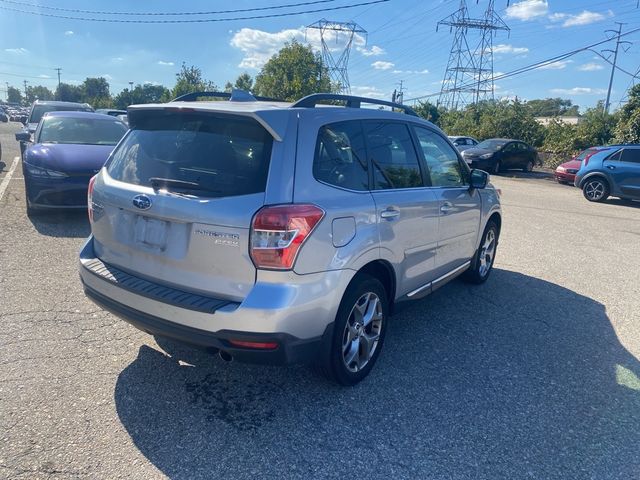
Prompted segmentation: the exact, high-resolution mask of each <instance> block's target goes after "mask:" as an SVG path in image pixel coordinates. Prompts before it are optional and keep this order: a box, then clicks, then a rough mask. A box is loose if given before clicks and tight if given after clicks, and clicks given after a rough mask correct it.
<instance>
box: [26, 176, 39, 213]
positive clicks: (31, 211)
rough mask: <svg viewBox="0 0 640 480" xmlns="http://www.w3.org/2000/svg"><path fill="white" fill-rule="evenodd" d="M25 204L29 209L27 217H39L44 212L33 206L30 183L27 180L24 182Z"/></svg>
mask: <svg viewBox="0 0 640 480" xmlns="http://www.w3.org/2000/svg"><path fill="white" fill-rule="evenodd" d="M24 204H25V207H26V209H27V217H37V216H38V215H41V214H42V210H41V209H39V208H35V207H32V206H31V204H30V203H29V184H28V183H27V181H26V180H25V182H24Z"/></svg>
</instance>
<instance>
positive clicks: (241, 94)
mask: <svg viewBox="0 0 640 480" xmlns="http://www.w3.org/2000/svg"><path fill="white" fill-rule="evenodd" d="M201 97H212V98H222V99H225V100H229V101H230V102H255V101H260V102H282V101H283V100H278V99H277V98H270V97H259V96H256V95H252V94H251V93H249V92H247V91H245V90H240V89H237V88H234V89H233V91H232V92H231V93H229V92H191V93H185V94H184V95H180V96H179V97H177V98H174V99H173V100H171V101H172V102H195V101H196V100H197V99H198V98H201Z"/></svg>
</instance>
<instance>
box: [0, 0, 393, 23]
mask: <svg viewBox="0 0 640 480" xmlns="http://www.w3.org/2000/svg"><path fill="white" fill-rule="evenodd" d="M0 1H6V0H0ZM390 1H391V0H372V1H368V2H361V3H354V4H351V5H343V6H339V7H330V8H319V9H316V10H304V11H300V12H287V13H271V14H268V15H252V16H245V17H231V18H198V19H191V20H122V19H119V18H87V17H72V16H69V15H57V14H53V13H44V12H34V11H27V10H21V9H18V8H12V7H4V6H0V10H8V11H12V12H18V13H26V14H29V15H37V16H40V17H50V18H62V19H65V20H80V21H84V22H101V23H146V24H170V23H171V24H175V23H214V22H231V21H237V20H258V19H263V18H279V17H291V16H295V15H306V14H310V13H320V12H331V11H336V10H346V9H350V8H355V7H364V6H367V5H375V4H378V3H386V2H390Z"/></svg>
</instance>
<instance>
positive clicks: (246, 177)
mask: <svg viewBox="0 0 640 480" xmlns="http://www.w3.org/2000/svg"><path fill="white" fill-rule="evenodd" d="M203 95H205V94H203V93H199V94H193V95H189V96H187V97H185V98H181V99H178V101H174V102H170V103H167V104H158V105H138V106H133V107H129V126H130V130H129V132H128V133H127V134H126V136H125V137H124V138H123V140H122V141H121V142H120V143H119V145H118V146H117V147H116V149H115V150H114V152H113V153H112V154H111V157H110V158H109V160H108V161H107V163H106V165H105V166H104V168H103V169H102V170H101V171H100V173H99V174H98V175H96V176H95V177H94V178H93V179H92V181H91V184H90V186H89V199H88V200H89V218H90V221H91V229H92V234H91V236H90V237H89V239H88V240H87V242H86V244H85V245H84V247H83V248H82V251H81V253H80V276H81V279H82V283H83V285H84V290H85V292H86V295H87V296H88V297H89V298H90V299H92V300H93V301H94V302H96V303H97V304H98V305H101V306H102V307H104V308H105V309H107V310H109V311H111V312H113V313H115V314H116V315H118V316H120V317H121V318H123V319H124V320H126V321H127V322H129V323H131V324H132V325H134V326H136V327H137V328H139V329H141V330H143V331H145V332H148V333H150V334H153V335H160V336H165V337H170V338H173V339H176V340H179V341H183V342H187V343H190V344H193V345H197V346H200V347H204V348H206V349H209V350H211V351H217V352H219V353H220V356H221V357H222V358H223V359H226V360H229V359H231V358H236V359H238V360H241V361H249V362H258V363H269V364H283V363H292V362H313V363H314V364H316V365H318V366H319V368H320V370H322V371H323V372H324V373H325V374H326V375H327V376H329V377H330V378H331V379H333V380H335V381H337V382H339V383H341V384H345V385H352V384H355V383H357V382H359V381H360V380H362V379H363V378H364V377H365V376H366V375H367V374H368V373H369V372H370V370H371V368H372V367H373V365H374V363H375V362H376V359H377V358H378V356H379V354H380V351H381V349H382V345H383V342H384V338H385V333H386V330H387V327H388V323H389V322H388V319H389V315H390V314H391V313H392V312H393V309H394V307H396V306H398V305H399V304H400V303H401V302H404V301H407V300H415V299H418V298H422V297H424V296H425V295H427V294H429V293H431V292H432V291H434V290H435V289H437V288H438V287H440V286H442V285H443V284H445V283H446V282H448V281H449V280H451V279H453V278H454V277H457V276H458V275H461V274H462V275H464V277H465V278H466V279H467V280H469V281H470V282H474V283H482V282H484V281H485V280H486V279H487V277H488V276H489V274H490V272H491V268H492V265H493V261H494V259H495V254H496V247H497V244H498V236H499V234H500V226H501V212H500V201H499V196H498V194H497V191H496V190H495V189H494V188H493V187H491V186H490V185H487V182H488V174H487V173H485V172H483V171H480V170H470V169H469V167H468V166H467V165H466V163H465V162H463V161H462V159H461V158H460V155H459V153H458V151H457V150H456V149H455V147H454V146H453V145H452V144H451V142H450V141H449V140H448V139H447V137H446V135H444V134H443V133H442V132H441V131H440V130H439V129H438V128H436V127H434V126H433V125H432V124H431V123H429V122H427V121H424V120H422V119H420V118H418V116H417V115H415V113H414V112H413V111H412V110H411V109H410V108H408V107H406V106H402V105H397V104H392V103H389V102H384V101H379V100H374V99H366V98H359V97H351V96H342V95H329V94H317V95H311V96H309V97H305V98H303V99H302V100H299V101H298V102H296V103H293V104H290V103H284V102H279V101H270V100H266V99H256V98H254V97H252V96H250V95H249V94H247V93H246V92H241V91H235V92H234V93H233V95H232V96H231V98H229V99H228V101H195V100H196V98H198V97H202V96H203ZM209 95H210V94H209ZM327 101H329V102H331V105H320V103H322V102H327ZM340 102H342V103H344V106H341V105H340ZM364 103H369V104H374V105H376V106H378V108H375V109H374V108H361V104H364ZM382 105H384V106H387V107H391V109H392V110H394V111H389V110H381V109H380V106H382ZM397 110H402V111H404V114H403V113H399V112H398V111H397Z"/></svg>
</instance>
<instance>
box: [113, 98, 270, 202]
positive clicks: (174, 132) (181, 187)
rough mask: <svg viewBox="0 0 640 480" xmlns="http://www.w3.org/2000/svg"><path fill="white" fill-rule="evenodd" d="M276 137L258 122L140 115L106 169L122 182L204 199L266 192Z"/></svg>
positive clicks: (156, 113)
mask: <svg viewBox="0 0 640 480" xmlns="http://www.w3.org/2000/svg"><path fill="white" fill-rule="evenodd" d="M271 146H272V137H271V135H269V133H268V132H267V131H266V130H265V129H264V128H263V127H262V126H261V125H260V124H258V123H257V122H256V121H255V120H253V119H248V118H243V117H235V116H231V115H224V116H222V115H220V116H218V115H212V114H207V113H174V112H166V111H158V110H155V111H154V110H150V111H149V112H144V113H141V112H140V113H138V114H137V116H136V118H135V122H134V125H133V126H132V130H131V131H130V132H129V133H128V135H127V136H126V137H125V139H124V140H123V141H122V142H121V143H120V145H119V146H118V147H117V148H116V150H115V151H114V153H113V156H112V158H111V161H110V162H109V164H108V166H107V171H108V172H109V175H110V176H111V177H112V178H114V179H116V180H120V181H122V182H127V183H132V184H135V185H144V186H151V187H157V186H158V185H160V186H161V188H166V189H167V190H178V191H185V192H187V193H193V194H194V195H199V196H208V197H228V196H237V195H248V194H251V193H259V192H264V190H265V187H266V183H267V173H268V171H269V161H270V158H271Z"/></svg>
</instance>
